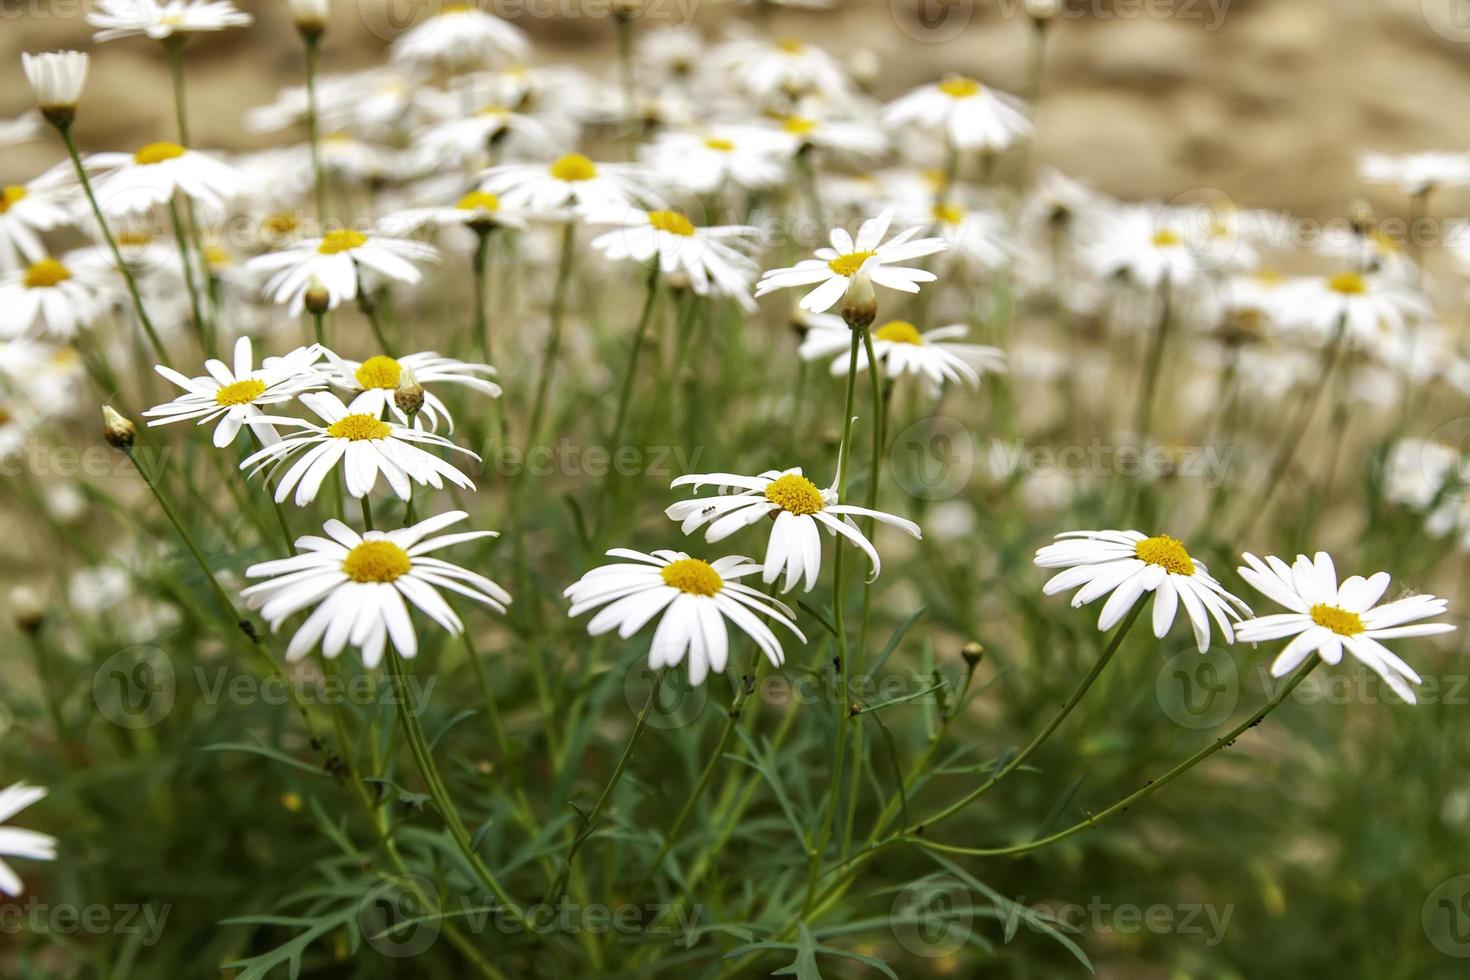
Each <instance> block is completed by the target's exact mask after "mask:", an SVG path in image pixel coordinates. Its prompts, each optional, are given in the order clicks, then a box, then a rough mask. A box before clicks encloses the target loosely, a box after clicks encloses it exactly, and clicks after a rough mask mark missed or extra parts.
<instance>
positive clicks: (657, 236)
mask: <svg viewBox="0 0 1470 980" xmlns="http://www.w3.org/2000/svg"><path fill="white" fill-rule="evenodd" d="M586 219H587V221H588V223H589V224H607V225H614V224H615V225H622V227H621V228H619V229H618V230H616V231H609V232H607V233H605V234H602V235H599V236H598V237H596V238H594V239H592V247H593V248H595V249H597V250H598V251H599V252H601V253H602V254H603V255H606V256H607V257H608V258H609V259H613V260H614V261H618V260H622V259H632V260H634V261H635V262H648V261H649V260H651V259H653V258H654V257H655V256H657V258H658V266H659V271H660V272H661V273H663V274H664V275H666V276H667V275H672V274H675V273H683V274H684V275H685V276H687V277H688V279H689V285H690V288H692V289H693V290H694V291H695V292H696V293H698V294H699V295H701V296H704V295H707V294H708V293H709V292H710V291H711V290H713V291H714V292H715V293H716V294H717V295H721V296H729V297H732V298H734V299H735V300H736V301H737V302H738V303H739V304H740V305H741V306H743V307H745V309H747V310H754V309H755V301H754V300H752V299H751V298H750V284H751V281H752V280H753V279H754V278H755V275H756V272H757V271H758V267H757V266H756V264H755V262H754V261H752V260H751V259H750V258H749V257H747V256H746V255H744V254H742V253H741V252H739V251H737V250H736V249H735V248H734V247H732V246H731V245H728V244H726V241H727V240H734V241H736V242H737V243H742V244H743V242H742V239H747V238H748V237H749V236H751V235H754V234H755V233H756V232H757V231H758V229H756V228H754V227H752V226H750V225H720V226H717V227H712V228H700V227H696V226H695V225H694V223H693V222H691V221H690V220H689V219H688V218H686V217H684V215H682V214H680V213H679V212H677V211H638V210H631V209H627V208H610V209H604V210H601V211H588V212H587V213H586Z"/></svg>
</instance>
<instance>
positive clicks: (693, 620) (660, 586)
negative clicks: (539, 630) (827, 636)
mask: <svg viewBox="0 0 1470 980" xmlns="http://www.w3.org/2000/svg"><path fill="white" fill-rule="evenodd" d="M607 554H608V557H609V558H621V559H624V560H623V561H620V562H616V563H614V564H610V565H603V566H601V567H599V568H594V569H592V571H590V572H588V573H587V574H586V575H583V576H582V577H581V578H580V579H578V580H577V581H576V582H575V583H574V584H572V585H570V586H568V587H567V590H566V593H565V595H566V597H567V599H568V600H569V601H570V602H571V604H572V608H571V609H570V610H568V612H567V615H568V616H570V617H571V618H573V619H575V618H576V617H578V616H581V615H583V614H584V613H587V612H590V611H592V610H593V609H597V608H598V607H603V608H602V609H601V611H600V612H599V613H598V614H597V615H596V616H593V617H592V619H591V621H589V622H588V624H587V632H588V633H589V634H590V635H592V636H601V635H603V634H604V633H609V632H611V631H613V630H617V632H618V636H620V637H622V638H623V639H625V640H626V639H628V638H629V637H631V636H632V635H633V634H634V633H636V632H638V631H639V630H640V629H642V628H643V627H644V626H646V625H647V624H648V623H649V622H651V621H652V620H654V619H655V618H657V619H658V626H657V627H656V628H655V629H654V631H653V642H652V644H651V645H650V646H649V648H648V666H649V668H650V669H652V670H658V669H660V668H662V667H676V666H678V665H679V664H680V663H682V662H683V661H684V659H685V655H686V654H687V655H688V659H689V668H688V669H689V683H690V684H693V685H699V684H702V683H704V679H705V677H706V676H708V674H709V672H710V671H711V670H713V671H714V672H715V673H717V674H719V673H723V672H724V670H725V666H726V664H727V663H728V661H729V652H730V636H729V632H728V629H727V627H726V625H725V623H726V621H727V620H728V621H729V622H730V623H732V624H734V626H735V628H736V629H738V630H739V631H740V632H742V633H744V634H745V635H746V636H749V637H750V638H751V640H753V641H754V642H755V644H756V646H757V647H759V648H760V651H761V652H762V653H764V654H765V655H766V659H768V660H769V661H770V662H771V664H772V666H775V667H779V666H781V665H782V664H783V663H785V662H786V654H785V652H784V651H783V650H782V649H781V641H780V640H779V639H778V638H777V637H776V634H775V633H774V632H773V631H772V630H771V628H770V627H769V626H767V625H766V624H765V623H764V622H762V620H763V619H769V620H771V621H772V622H774V623H777V624H779V625H780V626H782V627H784V628H785V629H787V630H790V631H791V633H792V634H794V635H795V636H796V638H797V639H798V640H800V641H801V642H802V643H805V642H806V637H805V636H803V635H802V632H801V630H799V629H797V627H796V622H795V614H794V613H793V612H792V611H791V610H790V609H789V608H787V607H786V606H785V605H784V604H783V603H780V602H778V601H776V600H775V599H771V598H769V597H767V596H764V595H762V594H761V593H759V592H757V591H756V590H755V589H752V588H751V587H750V586H748V585H745V584H743V583H741V582H738V581H736V579H740V578H744V577H745V576H747V575H754V574H755V573H756V572H758V571H760V569H761V567H760V566H759V565H756V564H754V563H752V562H751V561H750V559H748V558H745V557H743V556H740V555H732V556H730V557H727V558H720V559H717V560H715V561H713V562H705V561H701V560H700V559H698V558H691V557H689V556H688V555H686V554H685V553H684V552H682V551H655V552H653V553H652V554H644V553H643V552H641V551H633V550H630V549H628V548H614V549H612V550H611V551H609V552H608V553H607Z"/></svg>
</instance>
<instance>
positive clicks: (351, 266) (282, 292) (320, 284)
mask: <svg viewBox="0 0 1470 980" xmlns="http://www.w3.org/2000/svg"><path fill="white" fill-rule="evenodd" d="M438 257H439V252H438V250H436V249H435V248H434V247H433V246H432V245H426V244H424V243H423V242H415V241H409V240H407V239H401V238H387V237H383V236H379V235H365V234H363V233H362V232H360V231H354V230H353V229H351V228H341V229H338V230H336V231H329V232H327V234H325V235H323V236H322V237H321V238H313V239H310V240H309V241H304V242H300V243H298V244H296V245H293V246H292V247H291V248H288V249H285V250H283V251H280V252H271V253H270V254H268V255H258V256H256V257H255V258H253V259H251V260H250V261H249V262H248V263H246V268H247V269H249V270H250V271H252V272H261V273H266V274H268V275H269V276H270V278H269V279H268V280H267V281H266V284H265V289H264V292H265V295H267V296H269V297H270V299H271V300H272V301H273V302H276V303H281V304H284V305H287V306H288V307H289V308H290V310H291V312H292V313H300V312H301V310H302V309H303V307H304V306H305V303H306V294H307V292H308V291H310V290H311V289H312V288H314V287H315V288H320V289H322V290H324V291H325V293H326V296H327V309H336V308H337V306H338V305H340V304H341V303H342V301H343V300H352V299H356V298H357V291H358V280H359V276H360V275H361V274H368V275H372V276H377V277H380V278H381V279H384V280H390V281H393V282H405V283H416V282H418V281H419V279H420V278H422V273H420V272H419V269H418V266H417V265H415V264H414V263H415V262H431V261H434V260H436V259H437V258H438Z"/></svg>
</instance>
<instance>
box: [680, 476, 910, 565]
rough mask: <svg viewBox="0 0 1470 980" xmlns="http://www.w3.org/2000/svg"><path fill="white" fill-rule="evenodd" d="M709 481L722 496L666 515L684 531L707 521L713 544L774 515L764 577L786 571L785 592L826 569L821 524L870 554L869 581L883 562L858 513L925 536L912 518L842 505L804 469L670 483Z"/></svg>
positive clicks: (693, 484) (696, 501) (689, 502)
mask: <svg viewBox="0 0 1470 980" xmlns="http://www.w3.org/2000/svg"><path fill="white" fill-rule="evenodd" d="M706 484H713V485H715V486H718V487H719V488H720V496H717V497H704V498H697V499H694V500H681V501H680V502H678V503H676V504H674V505H672V506H671V507H669V508H668V510H666V511H664V513H665V514H667V515H668V517H669V519H670V520H675V521H679V522H681V523H680V529H681V530H682V531H683V532H684V533H685V534H692V533H693V532H694V531H696V530H698V529H699V528H701V527H704V525H706V524H708V525H709V528H708V530H706V531H705V533H704V539H705V540H706V541H708V542H709V543H710V544H714V543H716V542H718V541H723V540H724V539H725V538H728V537H729V536H730V535H732V534H734V533H735V532H736V531H739V530H740V529H742V528H745V527H749V526H750V525H752V524H755V523H756V522H758V521H760V520H761V519H762V518H764V517H769V518H771V519H772V521H771V536H770V538H769V539H768V540H767V542H766V558H765V563H764V565H763V566H762V568H761V580H762V581H764V582H765V583H766V584H768V585H769V584H770V583H772V582H774V581H776V579H777V578H778V577H780V575H781V573H782V572H783V571H784V572H785V573H786V580H785V582H784V583H783V584H782V587H781V591H782V592H790V591H791V590H792V589H794V588H795V587H796V584H797V583H798V582H800V581H801V580H802V579H803V578H805V579H806V591H808V592H810V591H811V590H812V587H813V586H815V585H816V584H817V574H818V573H819V572H820V571H821V570H822V536H821V534H820V533H819V532H820V530H821V529H822V528H826V530H827V533H828V534H830V535H832V536H834V537H835V536H836V535H839V534H840V535H842V536H843V537H844V538H846V539H847V540H848V541H850V542H852V543H853V544H854V545H856V546H857V547H858V548H860V549H861V550H862V552H863V554H865V555H867V556H868V564H869V565H870V566H871V568H872V571H871V573H870V574H869V576H868V581H870V582H871V581H872V580H873V579H875V578H877V577H878V572H879V571H880V570H881V569H882V562H880V561H879V559H878V551H877V549H875V548H874V547H873V544H872V542H870V541H869V540H868V539H867V537H865V536H864V535H863V532H862V531H861V530H859V528H858V526H857V524H856V523H854V522H853V520H852V518H853V517H854V516H856V517H868V518H872V519H873V520H875V521H878V522H879V523H880V524H886V525H888V526H889V527H896V528H898V529H899V530H901V531H903V532H905V533H906V534H910V535H912V536H913V537H915V538H918V537H920V536H921V535H920V533H919V525H917V524H915V523H914V522H913V521H908V520H904V519H903V518H902V517H896V516H894V515H893V514H885V513H883V512H882V511H877V510H868V509H867V508H866V507H854V506H852V505H850V504H843V503H839V502H838V500H837V489H836V487H835V486H832V487H828V488H826V489H825V490H823V489H821V488H819V487H818V486H817V485H816V484H815V483H813V482H812V481H811V480H808V479H807V478H806V477H804V476H802V475H801V468H800V467H797V468H795V469H789V470H768V471H767V472H765V473H762V474H760V475H759V476H741V475H739V474H736V473H700V474H692V475H689V476H681V477H679V478H678V479H676V480H675V481H674V482H673V483H672V484H671V486H674V487H685V486H687V487H693V488H694V489H695V490H698V489H699V488H700V487H701V486H704V485H706Z"/></svg>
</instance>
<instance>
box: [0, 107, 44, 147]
mask: <svg viewBox="0 0 1470 980" xmlns="http://www.w3.org/2000/svg"><path fill="white" fill-rule="evenodd" d="M40 135H41V114H40V113H38V112H36V111H35V110H34V109H31V110H29V111H27V112H23V113H21V114H20V115H18V116H16V117H15V118H14V119H0V146H17V145H19V144H21V143H29V142H30V141H31V140H33V139H35V138H36V137H37V136H40Z"/></svg>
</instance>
